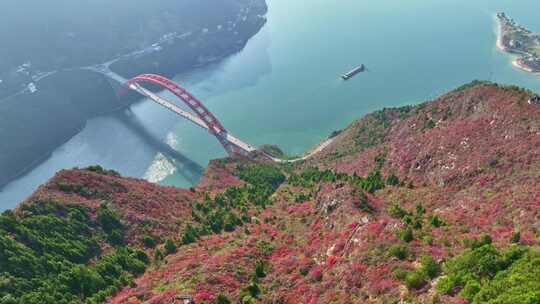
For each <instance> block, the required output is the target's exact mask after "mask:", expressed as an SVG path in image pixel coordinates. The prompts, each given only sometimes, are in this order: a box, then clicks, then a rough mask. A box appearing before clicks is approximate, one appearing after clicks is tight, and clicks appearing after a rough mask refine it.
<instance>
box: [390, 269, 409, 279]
mask: <svg viewBox="0 0 540 304" xmlns="http://www.w3.org/2000/svg"><path fill="white" fill-rule="evenodd" d="M393 273H394V277H395V278H396V279H398V280H400V281H403V280H405V277H406V276H407V273H408V272H407V271H406V270H405V269H402V268H396V269H394V271H393Z"/></svg>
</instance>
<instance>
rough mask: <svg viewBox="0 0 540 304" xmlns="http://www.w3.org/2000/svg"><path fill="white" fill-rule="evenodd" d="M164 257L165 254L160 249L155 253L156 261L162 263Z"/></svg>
mask: <svg viewBox="0 0 540 304" xmlns="http://www.w3.org/2000/svg"><path fill="white" fill-rule="evenodd" d="M163 257H164V256H163V252H162V251H161V250H159V249H156V252H154V261H155V262H160V261H161V260H163Z"/></svg>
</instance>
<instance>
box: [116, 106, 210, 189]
mask: <svg viewBox="0 0 540 304" xmlns="http://www.w3.org/2000/svg"><path fill="white" fill-rule="evenodd" d="M127 111H129V110H127ZM128 113H129V114H128ZM128 113H125V112H123V113H118V114H117V115H115V116H116V117H117V118H118V119H119V120H120V121H121V122H122V123H124V125H125V126H126V127H127V128H129V129H130V130H132V131H133V132H134V134H136V135H137V136H139V137H140V138H141V140H143V141H144V142H145V143H146V144H147V145H149V146H150V147H152V148H153V149H155V150H156V151H157V152H160V153H161V154H163V155H164V156H165V158H167V160H168V161H169V162H171V163H172V164H174V165H175V166H176V168H177V169H178V171H177V172H178V173H179V174H180V175H182V176H183V177H184V178H185V179H186V180H187V181H189V182H190V183H191V184H193V185H195V184H197V182H198V181H199V179H200V178H201V176H202V175H203V173H204V167H202V166H201V165H199V164H198V163H197V162H195V161H193V160H192V159H190V158H188V157H187V156H185V155H184V154H182V153H180V152H179V151H177V150H175V149H173V148H172V147H171V146H170V145H168V144H167V143H165V142H163V140H161V139H159V138H158V137H157V136H156V135H154V134H153V133H152V132H150V131H149V130H148V129H147V128H146V127H145V126H144V124H143V123H142V122H141V121H140V120H139V119H138V117H137V116H136V115H135V114H133V112H128Z"/></svg>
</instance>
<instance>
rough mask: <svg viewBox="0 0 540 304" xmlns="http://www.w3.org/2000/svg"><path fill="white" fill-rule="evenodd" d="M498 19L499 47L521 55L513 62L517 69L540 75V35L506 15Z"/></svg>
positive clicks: (498, 15) (498, 16)
mask: <svg viewBox="0 0 540 304" xmlns="http://www.w3.org/2000/svg"><path fill="white" fill-rule="evenodd" d="M497 19H498V21H499V31H498V37H497V47H499V48H500V49H501V50H503V51H506V52H508V53H513V54H518V55H519V57H518V58H517V59H516V60H514V61H513V64H514V65H515V66H516V67H518V68H520V69H523V70H525V71H528V72H531V73H540V34H538V33H533V32H532V31H530V30H528V29H526V28H525V27H523V26H521V25H519V24H518V23H516V22H515V21H514V20H513V19H511V18H509V17H508V16H507V15H506V14H505V13H498V14H497Z"/></svg>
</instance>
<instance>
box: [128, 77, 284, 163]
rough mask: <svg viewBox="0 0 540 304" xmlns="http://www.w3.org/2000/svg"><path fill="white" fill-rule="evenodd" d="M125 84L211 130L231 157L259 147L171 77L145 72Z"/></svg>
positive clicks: (247, 153) (278, 160) (277, 160)
mask: <svg viewBox="0 0 540 304" xmlns="http://www.w3.org/2000/svg"><path fill="white" fill-rule="evenodd" d="M143 83H153V84H156V85H158V86H160V87H162V88H164V89H166V90H168V91H169V92H171V93H173V94H174V95H175V96H176V97H178V99H180V100H181V101H183V102H184V103H185V104H186V105H187V106H188V107H189V108H190V109H191V111H193V113H191V112H188V111H185V110H183V109H182V108H180V107H179V106H177V105H176V104H175V103H173V102H171V101H169V100H167V99H165V98H163V97H161V96H158V95H157V94H155V93H153V92H151V91H150V90H148V89H146V88H144V87H143V86H142V84H143ZM125 86H126V87H127V88H129V89H131V90H134V91H137V92H139V93H140V94H142V95H144V96H146V97H148V98H149V99H150V100H152V101H154V102H156V103H157V104H159V105H161V106H163V107H165V108H167V109H169V110H170V111H172V112H174V113H175V114H177V115H179V116H181V117H183V118H185V119H187V120H189V121H191V122H193V123H194V124H196V125H198V126H199V127H201V128H203V129H206V130H208V131H209V132H210V134H212V135H214V136H215V137H216V138H217V140H218V141H219V142H220V143H221V145H222V146H223V148H225V151H226V152H227V153H228V154H229V156H232V157H234V156H249V155H250V154H251V152H254V151H256V150H257V148H255V147H254V146H252V145H250V144H248V143H246V142H244V141H242V140H240V139H238V138H236V137H234V136H233V135H231V134H230V133H229V132H228V131H227V129H225V127H223V125H222V124H221V122H220V121H219V120H218V119H217V118H216V117H215V116H214V114H212V112H210V111H209V110H208V109H207V108H206V107H205V106H204V105H203V103H202V102H201V101H199V100H198V99H197V98H196V97H195V96H193V95H192V94H191V93H189V92H188V91H187V90H186V89H184V88H182V87H181V86H180V85H178V84H177V83H175V82H173V81H172V80H170V79H167V78H165V77H163V76H160V75H154V74H143V75H139V76H137V77H134V78H132V79H130V80H128V81H127V82H126V83H125ZM263 154H264V155H265V156H267V157H268V158H270V159H272V160H273V161H276V162H281V161H282V160H280V159H276V158H273V157H271V156H270V155H267V154H266V153H263Z"/></svg>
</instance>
